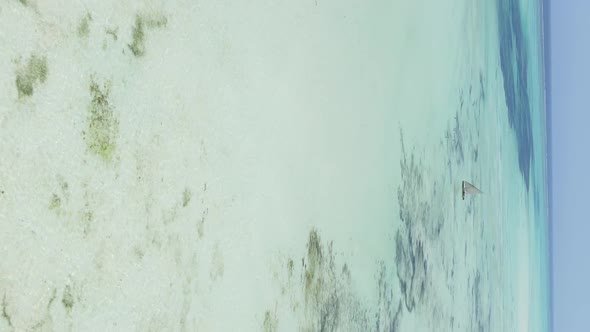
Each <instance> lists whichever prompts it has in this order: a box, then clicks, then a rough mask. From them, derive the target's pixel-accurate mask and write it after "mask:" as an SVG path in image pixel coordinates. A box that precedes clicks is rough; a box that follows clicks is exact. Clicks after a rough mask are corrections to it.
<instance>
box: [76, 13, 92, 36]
mask: <svg viewBox="0 0 590 332" xmlns="http://www.w3.org/2000/svg"><path fill="white" fill-rule="evenodd" d="M90 21H92V15H90V13H86V15H85V16H84V17H83V18H82V19H81V20H80V23H78V28H77V32H78V37H80V38H87V37H88V35H89V34H90Z"/></svg>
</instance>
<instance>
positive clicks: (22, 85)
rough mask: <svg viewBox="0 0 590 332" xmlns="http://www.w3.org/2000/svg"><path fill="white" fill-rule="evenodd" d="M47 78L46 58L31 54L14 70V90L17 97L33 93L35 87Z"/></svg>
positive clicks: (24, 96)
mask: <svg viewBox="0 0 590 332" xmlns="http://www.w3.org/2000/svg"><path fill="white" fill-rule="evenodd" d="M46 79H47V58H46V57H44V56H43V57H41V56H37V55H32V56H31V57H30V58H29V60H28V61H27V63H26V65H24V66H22V67H21V68H19V69H18V70H17V71H16V80H15V84H16V90H17V92H18V97H19V98H21V99H22V98H26V97H30V96H32V95H33V92H34V90H35V87H36V86H38V85H39V84H41V83H44V82H45V80H46Z"/></svg>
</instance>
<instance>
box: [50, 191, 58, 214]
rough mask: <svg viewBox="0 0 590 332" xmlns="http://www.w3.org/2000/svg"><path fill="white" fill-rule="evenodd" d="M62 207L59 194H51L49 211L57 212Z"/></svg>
mask: <svg viewBox="0 0 590 332" xmlns="http://www.w3.org/2000/svg"><path fill="white" fill-rule="evenodd" d="M60 207H61V198H60V197H59V196H58V195H57V194H51V197H50V198H49V210H57V209H59V208H60Z"/></svg>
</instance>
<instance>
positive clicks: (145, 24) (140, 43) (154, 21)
mask: <svg viewBox="0 0 590 332" xmlns="http://www.w3.org/2000/svg"><path fill="white" fill-rule="evenodd" d="M167 24H168V19H167V18H166V17H165V16H163V15H160V14H153V15H136V16H135V23H134V24H133V28H132V30H131V43H130V44H128V45H127V46H128V47H129V49H130V50H131V52H132V53H133V55H134V56H136V57H140V56H143V55H144V54H145V39H146V29H157V28H164V27H166V25H167Z"/></svg>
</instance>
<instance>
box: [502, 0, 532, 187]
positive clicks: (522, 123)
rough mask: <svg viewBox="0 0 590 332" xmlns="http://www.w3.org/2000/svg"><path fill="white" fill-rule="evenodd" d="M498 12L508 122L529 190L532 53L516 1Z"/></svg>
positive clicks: (509, 1)
mask: <svg viewBox="0 0 590 332" xmlns="http://www.w3.org/2000/svg"><path fill="white" fill-rule="evenodd" d="M497 9H498V10H497V13H498V32H499V33H498V35H499V45H500V66H501V69H502V76H503V80H504V95H505V98H506V106H507V108H508V120H509V123H510V126H511V128H512V129H514V132H515V133H516V137H517V147H518V164H519V168H520V173H521V174H522V177H523V180H524V182H525V184H526V187H527V190H528V188H529V182H530V181H529V175H530V169H531V162H532V159H533V144H534V142H533V133H532V121H531V102H530V99H529V94H528V67H527V64H528V59H529V54H528V50H527V47H526V45H527V43H526V36H525V33H524V24H523V22H522V18H521V17H522V16H521V10H520V7H519V5H518V1H517V0H498V1H497Z"/></svg>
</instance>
